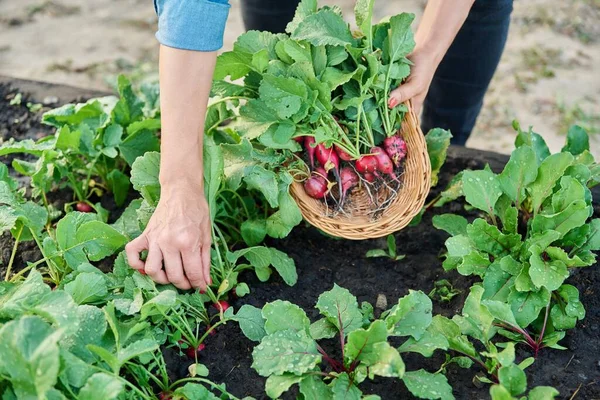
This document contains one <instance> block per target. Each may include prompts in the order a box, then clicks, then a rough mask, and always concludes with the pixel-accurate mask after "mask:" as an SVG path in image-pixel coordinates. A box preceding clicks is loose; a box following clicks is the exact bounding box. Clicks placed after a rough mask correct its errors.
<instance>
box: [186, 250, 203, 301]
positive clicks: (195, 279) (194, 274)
mask: <svg viewBox="0 0 600 400" xmlns="http://www.w3.org/2000/svg"><path fill="white" fill-rule="evenodd" d="M181 258H182V260H183V270H184V271H185V276H186V277H187V279H188V281H189V282H190V284H191V285H192V286H193V287H195V288H196V289H200V291H202V292H205V291H206V282H205V280H204V274H203V272H202V258H201V257H200V249H195V250H187V251H184V252H182V253H181Z"/></svg>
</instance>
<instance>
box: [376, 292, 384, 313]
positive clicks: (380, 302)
mask: <svg viewBox="0 0 600 400" xmlns="http://www.w3.org/2000/svg"><path fill="white" fill-rule="evenodd" d="M375 307H376V308H378V309H380V310H385V309H386V308H387V298H386V297H385V295H384V294H381V293H379V294H378V295H377V302H376V303H375Z"/></svg>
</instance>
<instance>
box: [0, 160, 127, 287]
mask: <svg viewBox="0 0 600 400" xmlns="http://www.w3.org/2000/svg"><path fill="white" fill-rule="evenodd" d="M0 215H2V224H1V225H0V233H4V232H6V231H10V232H11V235H12V236H13V238H14V245H13V250H12V252H11V256H10V260H9V263H8V265H7V269H6V274H5V276H4V279H5V280H17V279H21V277H22V276H23V275H24V274H25V273H26V272H27V271H29V270H30V269H32V268H36V267H39V268H41V270H42V271H43V272H44V273H47V274H48V275H49V278H50V280H51V281H52V282H54V283H55V284H58V283H59V282H60V281H61V279H62V277H63V276H64V275H66V274H67V273H69V272H70V271H72V270H74V269H76V268H77V267H79V265H81V264H82V263H88V262H89V261H100V260H102V259H104V258H106V257H108V256H110V255H112V254H114V253H115V252H117V251H118V250H119V249H120V248H121V247H123V246H124V245H125V243H126V237H125V236H123V235H122V234H121V233H119V232H118V231H117V230H116V229H114V228H113V227H111V226H110V225H108V224H106V222H105V220H104V217H105V216H103V215H101V214H94V213H80V212H72V213H69V214H67V215H66V216H64V217H63V218H62V219H60V220H59V221H58V222H57V223H56V225H52V224H51V223H50V221H49V217H50V214H49V212H48V209H47V208H45V207H43V206H41V205H39V204H37V203H35V202H33V201H30V200H26V199H25V196H24V190H22V189H19V188H18V185H17V182H16V180H15V179H13V178H12V177H10V176H9V175H8V168H7V167H6V166H5V165H0ZM32 240H33V241H35V243H36V244H37V247H38V249H39V251H40V253H41V254H42V257H41V259H39V260H38V261H35V262H33V263H31V264H29V265H28V266H26V267H25V268H23V269H21V270H20V271H19V272H18V273H17V274H16V275H14V276H11V273H12V269H13V263H14V260H15V256H16V254H17V251H18V249H19V244H20V243H22V242H25V241H32Z"/></svg>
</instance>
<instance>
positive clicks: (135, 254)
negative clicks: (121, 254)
mask: <svg viewBox="0 0 600 400" xmlns="http://www.w3.org/2000/svg"><path fill="white" fill-rule="evenodd" d="M144 250H148V240H147V239H146V236H145V235H141V236H138V237H137V238H136V239H133V240H132V241H131V242H129V243H127V245H126V246H125V255H126V256H127V263H129V265H130V266H131V268H134V269H137V270H138V271H143V270H144V261H142V259H141V258H140V253H141V252H142V251H144Z"/></svg>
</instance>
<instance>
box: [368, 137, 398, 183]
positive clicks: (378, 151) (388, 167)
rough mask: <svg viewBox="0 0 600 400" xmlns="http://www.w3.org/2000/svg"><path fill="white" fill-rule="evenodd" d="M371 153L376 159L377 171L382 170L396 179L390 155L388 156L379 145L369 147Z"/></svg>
mask: <svg viewBox="0 0 600 400" xmlns="http://www.w3.org/2000/svg"><path fill="white" fill-rule="evenodd" d="M371 154H374V155H375V159H376V160H377V171H379V172H383V173H384V174H386V175H389V176H390V177H391V178H392V179H393V180H395V181H398V178H397V177H396V175H395V174H394V165H393V164H392V160H391V159H390V156H388V155H387V153H386V152H385V151H384V150H383V149H382V148H381V147H377V146H376V147H373V148H372V149H371ZM375 175H376V174H375Z"/></svg>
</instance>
